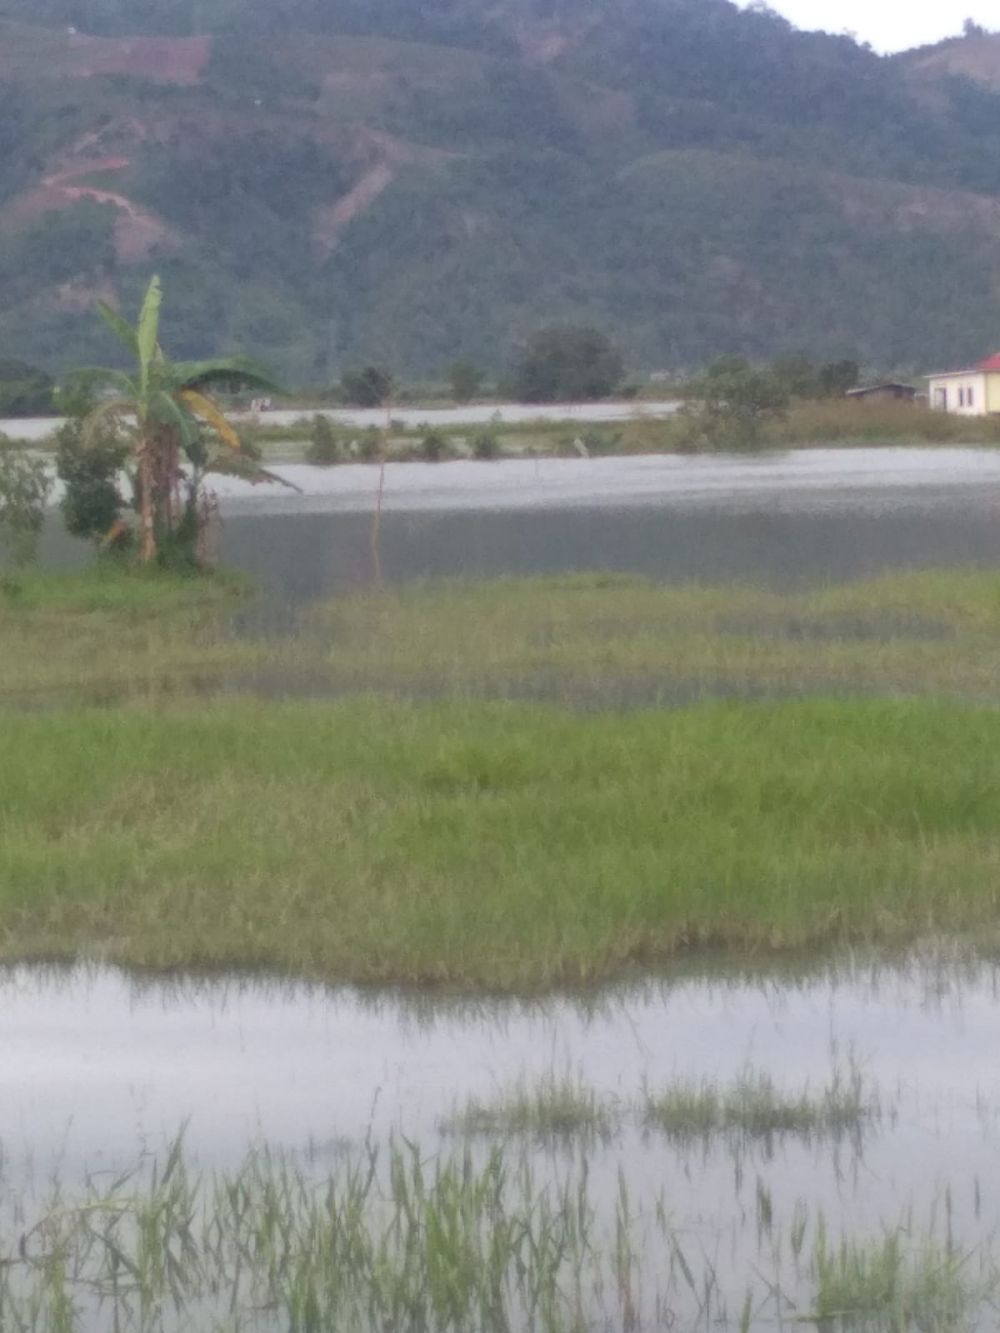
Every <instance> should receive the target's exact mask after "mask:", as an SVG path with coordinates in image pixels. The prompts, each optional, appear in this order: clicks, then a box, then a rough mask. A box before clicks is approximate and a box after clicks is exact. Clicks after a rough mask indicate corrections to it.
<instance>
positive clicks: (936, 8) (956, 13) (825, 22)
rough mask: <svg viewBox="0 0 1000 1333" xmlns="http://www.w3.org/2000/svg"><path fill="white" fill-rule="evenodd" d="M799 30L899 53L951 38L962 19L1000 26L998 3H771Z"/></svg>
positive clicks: (814, 0) (912, 0)
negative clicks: (847, 36)
mask: <svg viewBox="0 0 1000 1333" xmlns="http://www.w3.org/2000/svg"><path fill="white" fill-rule="evenodd" d="M769 3H770V5H771V8H772V9H776V10H777V11H778V13H779V14H784V16H785V18H787V19H790V20H791V21H792V23H794V24H795V26H796V27H797V28H825V29H826V30H827V31H828V32H852V33H854V34H855V36H856V37H857V39H858V41H859V42H871V44H872V46H873V47H874V48H875V50H876V51H902V50H904V49H905V48H907V47H910V46H923V45H924V44H925V43H927V42H938V41H940V40H941V38H942V37H954V36H956V35H957V34H958V33H959V32H961V29H962V20H963V19H965V18H971V19H974V20H975V21H976V22H977V23H981V24H982V25H983V27H984V28H989V29H990V30H993V29H997V28H1000V2H998V0H958V3H957V4H955V3H953V0H769Z"/></svg>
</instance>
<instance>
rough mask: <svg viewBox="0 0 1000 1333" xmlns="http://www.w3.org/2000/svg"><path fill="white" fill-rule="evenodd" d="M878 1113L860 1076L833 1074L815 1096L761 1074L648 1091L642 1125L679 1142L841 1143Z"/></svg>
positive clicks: (851, 1071) (751, 1072)
mask: <svg viewBox="0 0 1000 1333" xmlns="http://www.w3.org/2000/svg"><path fill="white" fill-rule="evenodd" d="M876 1113H877V1104H876V1102H875V1099H874V1097H873V1096H872V1095H871V1094H870V1093H868V1092H867V1091H866V1089H865V1087H864V1083H863V1079H862V1075H861V1072H860V1070H858V1069H857V1068H856V1067H855V1066H853V1065H852V1066H851V1067H850V1068H849V1069H848V1070H847V1071H846V1072H845V1071H841V1070H837V1071H835V1072H834V1074H833V1076H832V1078H831V1080H830V1082H829V1083H828V1084H827V1085H826V1087H824V1088H820V1089H818V1090H817V1091H813V1090H812V1089H810V1088H808V1087H806V1088H802V1089H800V1090H799V1091H797V1092H789V1091H786V1090H784V1089H782V1088H779V1087H778V1085H777V1084H776V1083H775V1082H774V1080H773V1079H772V1078H771V1076H770V1075H769V1074H767V1073H764V1072H762V1071H754V1070H748V1071H747V1072H745V1073H744V1074H743V1075H742V1076H741V1077H740V1078H739V1079H737V1080H736V1082H735V1083H732V1084H730V1085H728V1086H721V1087H720V1086H719V1085H718V1084H715V1083H711V1082H709V1081H707V1080H706V1081H703V1082H701V1083H690V1082H679V1083H676V1084H674V1085H672V1086H670V1087H667V1088H664V1089H662V1090H660V1091H658V1092H654V1091H650V1090H647V1092H646V1094H645V1098H644V1106H643V1122H644V1124H645V1126H646V1127H647V1128H648V1129H657V1130H659V1131H661V1132H662V1133H664V1134H666V1135H667V1136H668V1137H669V1138H671V1139H675V1140H679V1141H683V1140H690V1139H709V1138H712V1137H713V1136H715V1135H725V1136H727V1137H733V1138H736V1139H740V1140H756V1139H765V1140H768V1139H773V1138H776V1137H780V1136H784V1135H792V1136H796V1137H799V1138H816V1137H834V1138H837V1137H841V1136H845V1135H855V1134H857V1133H859V1132H860V1131H861V1130H862V1129H863V1128H864V1126H865V1124H866V1123H867V1122H868V1121H869V1120H871V1119H872V1118H873V1116H875V1115H876Z"/></svg>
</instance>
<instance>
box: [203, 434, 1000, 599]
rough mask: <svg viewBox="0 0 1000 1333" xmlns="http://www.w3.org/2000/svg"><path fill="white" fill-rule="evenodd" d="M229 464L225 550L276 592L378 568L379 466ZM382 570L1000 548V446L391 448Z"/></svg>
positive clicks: (685, 568)
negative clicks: (270, 479)
mask: <svg viewBox="0 0 1000 1333" xmlns="http://www.w3.org/2000/svg"><path fill="white" fill-rule="evenodd" d="M276 470H277V471H278V472H280V474H281V475H282V476H283V477H285V478H286V479H287V480H288V481H290V482H292V483H293V484H294V485H296V486H298V487H299V488H301V489H300V490H299V491H293V490H288V489H283V488H280V487H274V486H268V487H257V488H253V487H250V486H247V485H246V484H245V483H241V482H237V481H231V480H228V479H220V480H221V485H220V498H221V506H222V513H223V519H224V524H223V534H222V554H223V558H224V559H225V560H226V561H228V562H229V563H231V564H234V565H237V566H239V567H241V568H243V569H246V570H248V571H249V572H250V573H252V574H253V575H254V576H255V577H256V578H257V579H259V581H260V582H261V584H262V585H263V586H264V587H265V588H267V589H268V590H269V591H270V592H271V593H273V594H274V595H276V596H277V597H278V598H279V599H287V600H291V601H301V600H305V599H309V598H315V597H320V596H323V595H326V594H329V593H333V592H337V591H340V590H343V589H346V588H351V587H356V586H359V585H364V584H365V583H367V582H369V581H370V580H371V577H372V553H371V513H372V510H373V508H374V505H375V499H376V493H377V487H378V469H377V468H374V467H364V466H355V465H350V466H344V467H336V468H330V469H319V468H312V467H307V466H305V465H291V466H285V467H282V468H278V469H276ZM381 556H382V569H383V573H384V576H385V577H386V578H387V579H388V580H390V581H392V580H403V579H410V578H424V577H437V576H456V575H461V576H467V577H474V578H489V577H497V576H503V575H531V574H545V573H565V572H570V571H575V570H611V571H616V572H626V573H638V574H644V575H647V576H649V577H651V578H655V579H667V580H676V581H684V580H692V579H697V580H703V581H719V580H726V579H748V580H755V581H761V582H766V583H770V584H781V583H788V582H794V581H799V580H811V581H822V580H827V579H850V578H858V577H864V576H867V575H873V574H878V573H880V572H882V571H886V570H893V569H906V568H927V567H933V566H946V565H952V566H955V565H972V564H980V565H986V566H994V565H998V564H1000V451H993V450H975V449H968V450H965V449H962V450H955V449H857V450H844V449H838V450H833V449H810V450H801V451H798V452H795V453H783V454H773V455H761V456H754V457H750V458H746V457H727V456H721V457H719V456H713V457H707V458H705V457H681V456H677V455H674V456H665V457H641V458H605V459H592V460H582V459H573V460H566V459H539V460H516V461H515V460H512V461H504V462H497V463H472V462H458V463H442V464H434V465H428V464H414V463H410V464H406V463H400V464H391V465H390V466H389V467H388V468H387V469H386V484H385V493H384V496H383V521H382V530H381Z"/></svg>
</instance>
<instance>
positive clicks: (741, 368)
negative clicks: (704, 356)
mask: <svg viewBox="0 0 1000 1333" xmlns="http://www.w3.org/2000/svg"><path fill="white" fill-rule="evenodd" d="M788 401H789V393H788V390H787V388H786V387H785V385H784V384H782V383H781V381H780V380H779V379H778V377H777V376H776V375H775V374H774V371H773V370H772V369H771V368H761V367H758V366H753V365H751V364H750V363H749V362H748V361H744V360H742V359H741V358H739V357H725V358H723V359H721V360H719V361H716V362H714V363H713V365H711V366H710V367H709V369H708V371H707V372H706V373H705V375H704V377H703V378H702V379H701V381H700V382H699V383H698V384H697V386H696V392H695V400H694V401H693V402H691V403H690V404H689V405H688V407H687V408H686V409H685V411H686V414H687V416H688V418H689V422H690V426H691V436H692V438H693V439H694V440H696V441H697V440H700V441H703V442H704V443H705V444H708V445H711V446H715V447H721V448H733V449H740V448H753V447H755V446H756V445H758V444H759V443H760V437H761V433H762V431H763V429H764V427H765V426H766V424H767V423H768V422H769V421H772V420H774V419H775V418H777V417H780V416H781V415H782V414H783V413H784V411H785V409H786V408H787V407H788Z"/></svg>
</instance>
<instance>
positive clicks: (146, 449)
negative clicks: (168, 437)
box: [139, 434, 156, 565]
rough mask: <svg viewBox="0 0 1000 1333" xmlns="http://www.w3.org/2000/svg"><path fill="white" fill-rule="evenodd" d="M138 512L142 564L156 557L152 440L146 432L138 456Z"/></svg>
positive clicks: (150, 561) (148, 562) (146, 563)
mask: <svg viewBox="0 0 1000 1333" xmlns="http://www.w3.org/2000/svg"><path fill="white" fill-rule="evenodd" d="M139 491H140V494H139V514H140V522H141V527H142V547H141V551H140V557H139V558H140V559H141V561H142V563H143V564H144V565H149V564H152V562H153V561H154V560H155V559H156V523H155V518H154V514H153V459H152V440H151V439H150V438H149V435H148V434H147V435H146V436H145V438H144V439H143V442H142V450H141V453H140V457H139Z"/></svg>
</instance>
